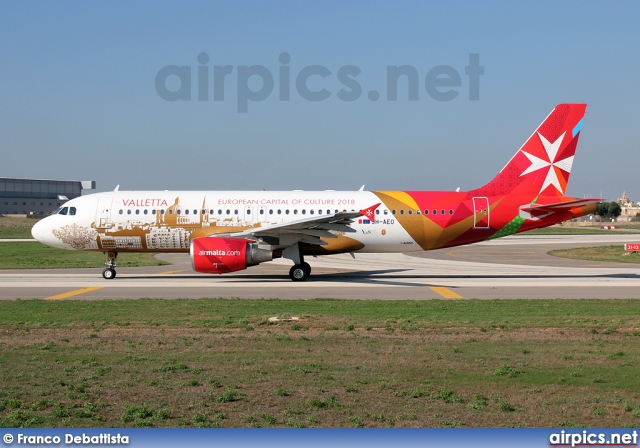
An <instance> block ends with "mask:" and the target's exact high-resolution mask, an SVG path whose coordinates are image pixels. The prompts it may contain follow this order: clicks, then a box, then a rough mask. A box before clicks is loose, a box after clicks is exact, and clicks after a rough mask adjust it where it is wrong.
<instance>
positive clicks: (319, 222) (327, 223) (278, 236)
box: [211, 203, 380, 246]
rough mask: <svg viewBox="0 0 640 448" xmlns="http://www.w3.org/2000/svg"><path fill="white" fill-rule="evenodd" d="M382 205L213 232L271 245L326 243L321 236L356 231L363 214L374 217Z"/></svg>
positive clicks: (330, 236) (220, 235)
mask: <svg viewBox="0 0 640 448" xmlns="http://www.w3.org/2000/svg"><path fill="white" fill-rule="evenodd" d="M379 205H380V204H379V203H378V204H376V205H373V206H371V207H369V208H366V209H364V210H360V211H358V212H356V211H353V212H339V213H333V214H329V215H318V216H310V217H308V218H303V219H299V220H297V221H289V222H286V223H282V224H274V225H270V226H265V227H255V228H252V229H247V230H244V231H242V232H232V233H218V234H215V235H211V236H212V237H215V238H220V237H223V238H225V237H226V238H249V239H256V240H262V241H264V242H265V243H267V244H270V245H272V246H290V245H292V244H295V243H306V244H313V245H320V246H323V245H325V244H327V242H325V241H322V239H321V238H337V236H336V234H335V233H334V232H341V233H354V232H356V230H355V229H353V228H352V227H351V226H350V225H351V224H352V223H353V222H354V221H355V220H356V219H357V218H358V217H360V216H364V217H366V218H368V219H372V218H373V217H374V213H375V210H376V208H378V206H379Z"/></svg>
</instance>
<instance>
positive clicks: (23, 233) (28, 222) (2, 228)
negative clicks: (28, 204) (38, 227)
mask: <svg viewBox="0 0 640 448" xmlns="http://www.w3.org/2000/svg"><path fill="white" fill-rule="evenodd" d="M36 222H38V221H37V220H35V219H28V218H16V217H12V218H8V217H6V216H0V239H5V238H33V237H32V236H31V227H33V225H34V224H35V223H36Z"/></svg>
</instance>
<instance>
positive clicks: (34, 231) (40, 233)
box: [31, 218, 51, 244]
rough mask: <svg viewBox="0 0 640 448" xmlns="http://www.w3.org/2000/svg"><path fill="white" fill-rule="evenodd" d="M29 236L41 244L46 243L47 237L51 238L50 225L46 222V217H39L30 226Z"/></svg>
mask: <svg viewBox="0 0 640 448" xmlns="http://www.w3.org/2000/svg"><path fill="white" fill-rule="evenodd" d="M31 236H32V237H34V238H35V239H36V240H38V241H39V242H41V243H42V244H47V239H50V238H51V227H50V226H49V225H48V223H47V218H45V219H41V220H40V221H38V222H37V223H36V224H35V225H34V226H33V227H32V228H31Z"/></svg>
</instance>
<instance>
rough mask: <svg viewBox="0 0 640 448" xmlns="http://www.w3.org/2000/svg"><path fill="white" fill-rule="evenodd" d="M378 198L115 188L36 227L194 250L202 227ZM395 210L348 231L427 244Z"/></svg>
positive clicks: (71, 236)
mask: <svg viewBox="0 0 640 448" xmlns="http://www.w3.org/2000/svg"><path fill="white" fill-rule="evenodd" d="M377 203H380V199H379V198H378V197H377V196H376V195H375V194H374V193H371V192H368V191H355V192H350V191H309V192H306V191H257V192H256V191H112V192H106V193H97V194H91V195H87V196H83V197H79V198H76V199H73V200H71V201H68V202H67V203H65V204H64V207H62V208H61V209H59V210H58V212H57V213H56V214H54V215H52V216H49V217H47V218H45V219H43V220H41V221H40V222H39V223H38V224H36V226H34V229H33V235H34V237H36V238H37V239H38V240H40V241H41V242H43V243H45V244H48V245H51V246H56V247H61V248H65V249H82V250H96V251H105V250H115V251H132V252H137V251H150V252H175V251H181V252H182V251H184V252H187V251H188V250H189V240H190V238H191V237H192V234H193V232H195V231H198V233H199V234H217V233H227V232H232V231H234V230H237V229H243V228H250V227H260V226H262V227H264V226H269V225H275V224H282V223H288V222H294V221H298V220H301V219H305V218H309V217H312V216H322V215H330V214H334V213H337V212H339V211H340V212H341V211H349V212H351V211H358V210H362V209H365V208H367V207H370V206H372V205H374V204H377ZM64 208H66V209H67V210H66V213H65V214H61V213H60V211H61V210H64ZM72 210H73V214H72ZM395 213H400V211H399V210H398V211H394V210H389V209H388V208H387V207H386V206H385V205H384V204H381V205H380V207H379V208H378V209H377V210H376V215H375V219H374V220H367V219H357V220H355V222H353V224H352V225H351V227H352V228H353V229H354V230H355V232H353V233H349V234H347V235H346V236H347V237H349V238H351V239H353V240H356V241H359V242H360V243H362V244H363V245H364V247H362V248H361V249H359V250H358V251H359V252H410V251H418V250H421V248H420V246H419V245H418V244H416V242H415V241H414V240H413V239H412V238H411V237H410V236H409V234H408V233H407V232H406V231H405V230H404V228H403V227H402V226H401V225H400V224H399V222H398V220H397V219H396V217H395ZM403 213H404V211H403ZM362 218H364V217H362ZM199 229H201V230H199ZM61 235H62V236H65V235H66V238H64V237H61ZM91 235H93V236H94V238H93V239H92V238H91ZM194 235H195V234H194ZM83 238H84V239H83Z"/></svg>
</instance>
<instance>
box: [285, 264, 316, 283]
mask: <svg viewBox="0 0 640 448" xmlns="http://www.w3.org/2000/svg"><path fill="white" fill-rule="evenodd" d="M309 274H311V266H309V263H301V264H295V265H293V267H292V268H291V270H290V271H289V277H290V278H291V280H293V281H294V282H303V281H305V280H306V279H307V277H309Z"/></svg>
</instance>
